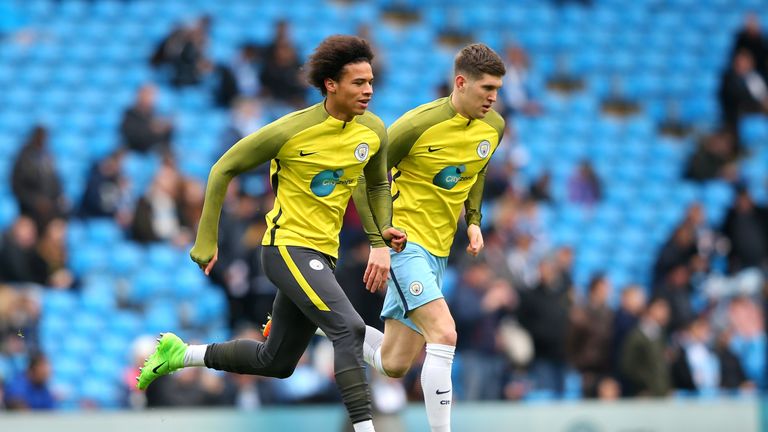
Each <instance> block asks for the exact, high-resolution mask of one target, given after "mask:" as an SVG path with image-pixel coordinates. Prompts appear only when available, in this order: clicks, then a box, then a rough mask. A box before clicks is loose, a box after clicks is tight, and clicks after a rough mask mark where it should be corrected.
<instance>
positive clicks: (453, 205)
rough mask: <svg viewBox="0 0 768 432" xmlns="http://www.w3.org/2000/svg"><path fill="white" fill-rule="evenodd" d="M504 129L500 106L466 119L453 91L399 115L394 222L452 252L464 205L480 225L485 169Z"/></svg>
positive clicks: (392, 149) (430, 247) (392, 159)
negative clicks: (455, 104)
mask: <svg viewBox="0 0 768 432" xmlns="http://www.w3.org/2000/svg"><path fill="white" fill-rule="evenodd" d="M503 132H504V119H503V118H502V117H501V116H500V115H499V114H498V113H497V112H495V111H493V110H491V111H489V112H488V114H487V115H486V117H485V118H483V119H468V118H466V117H464V116H462V115H461V114H459V113H458V112H456V110H455V108H454V107H453V105H452V104H451V102H450V98H449V97H446V98H441V99H438V100H436V101H433V102H431V103H428V104H425V105H421V106H419V107H417V108H415V109H413V110H411V111H408V112H407V113H405V114H404V115H403V116H402V117H400V118H399V119H398V120H397V121H396V122H395V123H394V124H393V125H392V126H391V127H390V128H389V130H388V134H389V151H388V155H387V157H388V161H387V165H388V166H389V167H391V174H392V199H393V224H394V226H396V227H403V228H405V229H406V231H407V232H408V239H409V241H414V242H416V243H418V244H420V245H421V246H423V247H424V248H425V249H426V250H427V251H429V252H430V253H431V254H433V255H435V256H440V257H444V256H448V253H449V251H450V249H451V244H452V243H453V238H454V235H455V234H456V228H457V221H458V218H459V214H460V213H461V208H462V205H463V206H464V207H465V210H466V215H465V217H466V221H467V224H476V225H480V220H481V217H482V215H481V212H480V207H481V202H482V192H483V185H484V182H485V170H486V167H487V165H488V161H489V160H490V158H491V155H492V154H493V153H494V151H496V148H497V147H498V145H499V141H500V140H501V137H502V134H503Z"/></svg>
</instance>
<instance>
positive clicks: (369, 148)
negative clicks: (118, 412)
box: [137, 36, 406, 432]
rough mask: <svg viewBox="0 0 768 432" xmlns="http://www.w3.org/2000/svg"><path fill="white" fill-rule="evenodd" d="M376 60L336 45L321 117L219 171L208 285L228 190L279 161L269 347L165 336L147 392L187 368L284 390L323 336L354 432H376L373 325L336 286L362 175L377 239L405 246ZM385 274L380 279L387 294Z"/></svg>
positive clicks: (207, 248)
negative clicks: (370, 347) (370, 350)
mask: <svg viewBox="0 0 768 432" xmlns="http://www.w3.org/2000/svg"><path fill="white" fill-rule="evenodd" d="M372 58H373V53H372V52H371V49H370V46H369V45H368V43H367V42H366V41H364V40H363V39H360V38H358V37H354V36H331V37H329V38H327V39H325V40H324V41H323V42H321V43H320V45H319V46H318V47H317V48H316V50H315V52H314V53H313V54H312V56H311V57H310V59H309V62H308V75H309V81H310V83H311V84H312V85H313V86H315V87H317V88H318V89H319V90H320V92H321V93H322V94H323V95H324V96H325V100H324V101H323V102H321V103H318V104H317V105H314V106H311V107H309V108H306V109H304V110H301V111H297V112H294V113H292V114H288V115H287V116H285V117H283V118H281V119H279V120H277V121H275V122H273V123H271V124H269V125H267V126H265V127H263V128H261V129H260V130H259V131H257V132H255V133H253V134H251V135H249V136H247V137H245V138H243V139H242V140H240V141H239V142H238V143H236V144H235V145H234V146H233V147H232V148H231V149H230V150H229V151H227V152H226V153H225V154H224V155H223V156H222V157H221V159H219V161H218V162H216V164H215V165H214V166H213V168H212V169H211V172H210V175H209V177H208V189H207V192H206V197H205V204H204V207H203V214H202V218H201V220H200V227H199V229H198V233H197V239H196V241H195V245H194V247H193V248H192V251H191V253H190V254H191V256H192V259H193V260H194V261H195V262H196V263H197V264H198V265H199V266H200V268H201V269H203V270H204V272H205V274H206V275H207V274H209V273H210V271H211V269H212V268H213V266H214V264H215V263H216V259H217V247H216V244H217V236H218V225H219V214H220V212H221V207H222V201H223V199H224V195H225V193H226V190H227V185H228V184H229V182H230V180H231V179H232V178H233V177H234V176H236V175H238V174H240V173H242V172H244V171H247V170H249V169H252V168H254V167H256V166H258V165H260V164H261V163H264V162H266V161H269V160H271V165H270V173H271V182H272V188H273V190H274V193H275V204H274V208H273V209H272V210H271V211H270V212H269V213H268V214H267V216H266V219H267V231H266V233H265V235H264V239H263V242H262V245H263V250H262V261H263V264H264V269H265V271H266V274H267V277H269V279H270V280H271V281H272V282H273V283H274V284H275V285H276V286H277V288H278V292H277V296H276V298H275V301H274V304H273V309H272V322H271V333H270V335H269V337H268V338H267V340H266V342H264V343H261V342H258V341H254V340H235V341H230V342H224V343H212V344H210V345H187V344H185V343H184V342H183V341H182V340H181V339H179V338H178V337H177V336H176V335H174V334H172V333H165V334H163V335H162V336H161V338H160V339H159V343H158V345H157V347H156V349H155V352H154V353H153V354H152V355H151V356H150V357H149V358H148V359H147V361H146V363H145V364H144V367H143V368H142V369H141V373H140V375H139V377H138V378H137V380H138V387H139V388H140V389H144V388H146V387H147V386H148V385H149V384H150V383H151V382H152V381H153V380H154V379H155V378H157V377H159V376H161V375H166V374H168V373H171V372H173V371H175V370H178V369H181V368H183V367H188V366H205V367H209V368H212V369H218V370H224V371H228V372H235V373H242V374H255V375H262V376H270V377H278V378H285V377H288V376H290V375H291V374H292V373H293V370H294V368H295V367H296V364H297V362H298V361H299V358H300V357H301V355H302V353H304V351H305V350H306V348H307V345H308V344H309V342H310V339H311V338H312V336H313V335H314V333H315V330H316V329H317V328H318V327H319V328H320V329H322V331H323V332H325V333H326V334H327V335H328V337H329V338H330V339H331V341H332V342H333V346H334V357H335V359H334V360H335V364H334V367H335V375H336V384H337V386H338V387H339V390H340V392H341V396H342V399H343V401H344V404H345V405H346V407H347V410H348V412H349V416H350V419H351V421H352V423H353V425H354V430H355V431H356V432H360V431H373V430H374V429H373V423H372V421H371V397H370V390H369V387H368V383H367V381H366V377H365V370H364V364H363V358H362V354H363V353H362V341H363V336H364V334H365V324H364V322H363V320H362V318H360V316H359V315H358V314H357V312H356V311H355V310H354V308H353V306H352V304H351V303H350V302H349V300H348V299H347V297H346V296H345V295H344V291H343V290H342V288H341V287H340V286H339V284H338V282H337V281H336V279H335V278H334V275H333V269H334V267H335V264H336V258H337V253H338V247H339V240H338V235H339V230H340V229H341V224H342V217H343V215H344V211H345V209H346V206H347V202H348V201H349V198H350V196H351V195H352V192H353V189H355V187H356V186H357V183H358V178H359V177H361V176H363V175H364V178H365V181H366V184H367V189H366V192H367V199H368V201H369V203H370V205H371V207H372V208H373V213H374V214H375V219H376V221H377V222H378V224H377V228H376V230H377V231H379V232H380V235H381V237H382V238H383V239H384V240H385V241H386V242H387V243H388V244H390V245H391V246H392V248H393V249H394V250H396V251H401V250H402V249H403V248H404V246H405V241H406V238H405V235H404V233H402V232H400V231H398V230H397V229H395V228H393V227H392V223H391V220H392V204H391V203H392V197H391V195H390V192H389V185H388V181H387V171H386V159H385V158H386V146H387V136H386V130H385V128H384V125H383V123H382V121H381V120H380V119H379V118H378V117H376V116H375V115H373V114H371V113H369V112H366V109H367V107H368V103H369V102H370V100H371V96H372V94H373V87H372V83H373V73H372V72H371V59H372ZM388 270H389V269H388V267H386V268H378V269H377V270H376V272H375V273H376V275H375V276H374V279H376V280H377V281H378V282H379V283H380V281H381V280H386V279H387V272H388Z"/></svg>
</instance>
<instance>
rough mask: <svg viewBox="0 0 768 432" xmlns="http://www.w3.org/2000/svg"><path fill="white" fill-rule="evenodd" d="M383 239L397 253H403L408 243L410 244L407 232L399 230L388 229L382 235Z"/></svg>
mask: <svg viewBox="0 0 768 432" xmlns="http://www.w3.org/2000/svg"><path fill="white" fill-rule="evenodd" d="M381 237H382V238H383V239H384V241H385V242H386V243H387V244H388V245H389V247H391V248H392V250H394V251H395V252H398V253H399V252H402V251H403V249H405V245H406V243H408V236H407V235H406V234H405V230H399V229H397V228H387V229H385V230H384V232H382V233H381Z"/></svg>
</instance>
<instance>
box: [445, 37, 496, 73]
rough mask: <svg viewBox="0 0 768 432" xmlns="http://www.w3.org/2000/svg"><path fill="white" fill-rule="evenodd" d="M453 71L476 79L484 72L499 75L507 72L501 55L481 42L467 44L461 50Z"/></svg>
mask: <svg viewBox="0 0 768 432" xmlns="http://www.w3.org/2000/svg"><path fill="white" fill-rule="evenodd" d="M453 71H454V74H456V75H460V74H463V75H467V76H469V77H470V78H475V79H476V78H480V77H481V76H482V75H483V74H484V73H485V74H488V75H493V76H497V77H502V76H504V75H505V74H506V73H507V69H506V68H505V67H504V62H503V61H502V60H501V57H499V55H498V54H496V52H495V51H494V50H492V49H491V48H490V47H488V45H485V44H481V43H476V44H472V45H467V46H465V47H464V48H463V49H462V50H461V51H459V54H457V55H456V59H455V62H454V65H453Z"/></svg>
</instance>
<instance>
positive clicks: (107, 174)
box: [79, 148, 128, 220]
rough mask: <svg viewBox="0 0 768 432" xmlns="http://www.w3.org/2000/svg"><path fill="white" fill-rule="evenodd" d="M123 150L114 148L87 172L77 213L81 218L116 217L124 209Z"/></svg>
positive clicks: (125, 182)
mask: <svg viewBox="0 0 768 432" xmlns="http://www.w3.org/2000/svg"><path fill="white" fill-rule="evenodd" d="M124 155H125V150H124V149H122V148H120V149H117V150H115V151H114V152H113V153H112V154H110V155H109V156H107V157H106V158H104V159H102V160H100V161H98V162H95V163H94V164H93V165H92V166H91V169H90V171H89V172H88V180H86V183H85V191H84V192H83V198H82V201H80V211H79V214H80V216H81V217H83V218H99V217H106V218H117V219H118V220H119V219H122V218H121V217H120V214H121V213H123V212H124V211H125V204H126V201H127V194H128V190H127V189H128V182H127V180H126V179H125V178H124V177H123V175H122V173H121V171H120V170H121V166H122V160H123V156H124Z"/></svg>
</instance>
